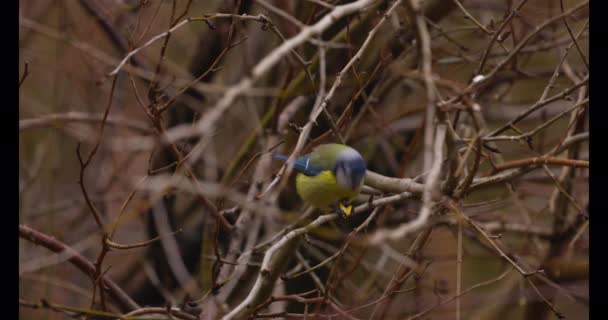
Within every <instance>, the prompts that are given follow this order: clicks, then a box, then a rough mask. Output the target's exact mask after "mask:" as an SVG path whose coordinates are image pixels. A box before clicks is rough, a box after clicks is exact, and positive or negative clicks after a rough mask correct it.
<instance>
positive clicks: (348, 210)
mask: <svg viewBox="0 0 608 320" xmlns="http://www.w3.org/2000/svg"><path fill="white" fill-rule="evenodd" d="M338 207H339V208H340V210H341V211H342V215H343V216H344V218H346V217H348V216H350V214H351V212H352V210H353V206H352V205H350V204H349V205H347V206H344V204H342V203H341V202H340V204H339V205H338Z"/></svg>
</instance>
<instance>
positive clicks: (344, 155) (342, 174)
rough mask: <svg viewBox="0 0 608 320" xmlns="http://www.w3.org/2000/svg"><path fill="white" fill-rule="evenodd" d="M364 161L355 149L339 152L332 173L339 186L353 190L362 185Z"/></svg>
mask: <svg viewBox="0 0 608 320" xmlns="http://www.w3.org/2000/svg"><path fill="white" fill-rule="evenodd" d="M365 170H366V169H365V160H363V157H362V156H361V154H359V152H357V151H356V150H355V149H351V148H348V149H345V150H342V151H340V152H339V154H338V157H337V158H336V164H335V166H334V168H333V173H334V175H335V176H336V181H337V182H338V184H339V185H341V186H343V187H346V188H349V189H352V190H355V189H357V188H359V187H361V185H362V184H363V178H364V177H365Z"/></svg>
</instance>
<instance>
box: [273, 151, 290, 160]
mask: <svg viewBox="0 0 608 320" xmlns="http://www.w3.org/2000/svg"><path fill="white" fill-rule="evenodd" d="M272 157H273V158H274V159H277V160H281V161H287V159H288V158H289V156H286V155H284V154H277V153H275V154H273V155H272Z"/></svg>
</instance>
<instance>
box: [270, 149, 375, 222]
mask: <svg viewBox="0 0 608 320" xmlns="http://www.w3.org/2000/svg"><path fill="white" fill-rule="evenodd" d="M273 158H275V159H279V160H282V161H286V160H287V158H288V156H286V155H282V154H274V155H273ZM294 169H295V170H296V171H297V172H298V173H297V175H296V191H297V192H298V194H299V195H300V197H301V198H302V200H303V201H304V203H306V204H309V205H312V206H313V207H316V208H320V209H332V210H334V211H336V212H337V213H339V214H340V215H341V216H342V217H343V218H346V217H348V216H349V215H350V214H351V212H352V205H351V204H350V202H351V201H352V200H353V199H354V198H355V197H357V195H358V194H359V192H360V191H361V187H362V186H363V178H364V177H365V171H366V166H365V160H363V157H362V156H361V154H359V152H357V150H355V149H353V148H351V147H349V146H346V145H343V144H335V143H332V144H323V145H319V146H317V147H316V148H315V149H313V151H312V152H311V153H309V154H306V155H303V156H301V157H299V158H297V159H296V161H295V164H294Z"/></svg>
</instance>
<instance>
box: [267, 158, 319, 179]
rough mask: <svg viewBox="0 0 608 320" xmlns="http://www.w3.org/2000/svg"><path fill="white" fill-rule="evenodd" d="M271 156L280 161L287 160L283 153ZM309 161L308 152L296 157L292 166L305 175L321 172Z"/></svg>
mask: <svg viewBox="0 0 608 320" xmlns="http://www.w3.org/2000/svg"><path fill="white" fill-rule="evenodd" d="M272 157H273V158H275V159H278V160H282V161H287V159H288V158H289V157H288V156H286V155H284V154H273V155H272ZM310 162H311V161H310V154H307V155H303V156H301V157H299V158H297V159H296V162H295V163H294V165H293V168H294V169H296V171H298V172H301V173H303V174H305V175H307V176H316V175H318V174H319V173H321V171H323V170H321V169H320V168H317V167H315V166H314V165H312V164H311V163H310Z"/></svg>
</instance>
